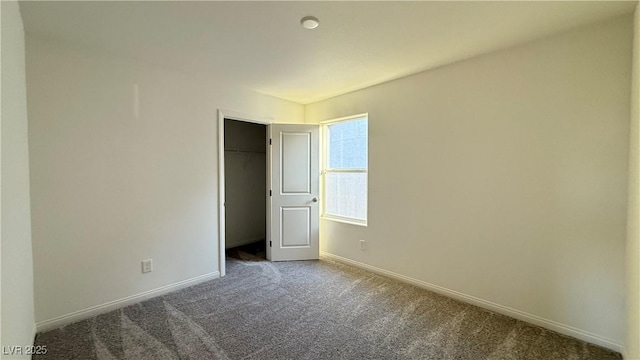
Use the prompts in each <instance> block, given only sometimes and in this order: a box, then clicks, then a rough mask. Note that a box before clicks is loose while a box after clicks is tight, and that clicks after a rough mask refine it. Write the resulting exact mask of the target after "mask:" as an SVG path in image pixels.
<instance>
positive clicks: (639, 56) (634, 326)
mask: <svg viewBox="0 0 640 360" xmlns="http://www.w3.org/2000/svg"><path fill="white" fill-rule="evenodd" d="M638 4H639V5H638V6H637V7H636V11H635V15H634V28H633V29H634V30H633V70H632V71H633V73H632V80H633V84H632V88H631V129H630V130H631V136H630V144H629V149H630V152H629V213H628V218H627V219H628V222H627V248H626V252H627V254H626V255H627V337H626V341H625V347H626V358H627V359H640V223H639V222H640V2H639V3H638Z"/></svg>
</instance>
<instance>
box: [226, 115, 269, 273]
mask: <svg viewBox="0 0 640 360" xmlns="http://www.w3.org/2000/svg"><path fill="white" fill-rule="evenodd" d="M267 139H268V137H267V125H266V124H261V123H254V122H248V121H241V120H235V119H231V118H226V117H225V118H224V177H225V179H224V183H225V188H224V209H225V217H224V222H225V223H224V231H225V249H224V252H225V254H224V256H227V257H231V258H239V259H242V260H264V259H266V239H267V214H266V212H267V196H266V195H267V169H268V163H267V157H268V154H267V148H268V142H267V141H268V140H267ZM221 260H223V259H221Z"/></svg>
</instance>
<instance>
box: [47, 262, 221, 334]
mask: <svg viewBox="0 0 640 360" xmlns="http://www.w3.org/2000/svg"><path fill="white" fill-rule="evenodd" d="M219 277H220V272H218V271H214V272H210V273H208V274H204V275H200V276H196V277H194V278H191V279H187V280H183V281H179V282H177V283H173V284H169V285H165V286H161V287H159V288H155V289H153V290H149V291H145V292H141V293H139V294H135V295H131V296H127V297H124V298H121V299H117V300H113V301H109V302H106V303H104V304H100V305H96V306H92V307H88V308H86V309H82V310H79V311H74V312H72V313H69V314H66V315H62V316H58V317H55V318H52V319H48V320H44V321H39V322H37V323H36V324H35V330H36V332H42V331H47V330H51V329H55V328H59V327H61V326H64V325H67V324H71V323H73V322H76V321H80V320H84V319H88V318H91V317H94V316H96V315H100V314H104V313H106V312H109V311H112V310H116V309H119V308H121V307H125V306H127V305H132V304H135V303H138V302H141V301H144V300H147V299H150V298H152V297H156V296H160V295H163V294H166V293H169V292H172V291H176V290H180V289H183V288H186V287H189V286H193V285H196V284H199V283H202V282H205V281H209V280H212V279H217V278H219Z"/></svg>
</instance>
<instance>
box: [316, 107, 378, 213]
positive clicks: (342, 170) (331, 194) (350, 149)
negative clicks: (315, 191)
mask: <svg viewBox="0 0 640 360" xmlns="http://www.w3.org/2000/svg"><path fill="white" fill-rule="evenodd" d="M367 128H368V119H367V115H366V114H363V115H357V116H352V117H349V118H344V119H338V120H332V121H328V122H326V123H324V126H323V134H324V144H323V145H324V146H323V150H324V152H323V171H322V174H323V175H324V179H323V180H324V201H323V203H324V210H323V217H324V218H327V219H332V220H338V221H344V222H349V223H356V224H361V225H366V224H367V142H368V135H367Z"/></svg>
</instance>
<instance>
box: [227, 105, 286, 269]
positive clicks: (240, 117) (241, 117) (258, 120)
mask: <svg viewBox="0 0 640 360" xmlns="http://www.w3.org/2000/svg"><path fill="white" fill-rule="evenodd" d="M225 119H229V120H236V121H243V122H248V123H254V124H260V125H265V126H267V138H268V137H269V128H268V127H269V125H270V124H272V123H273V122H274V120H273V118H270V117H266V116H257V115H248V114H243V113H239V112H236V111H230V110H223V109H218V246H219V247H218V271H219V272H220V277H222V276H225V275H226V270H227V264H226V259H225V244H226V242H225V219H226V215H225V214H226V212H225V207H224V203H225V196H224V194H225V172H224V120H225ZM267 138H265V143H266V146H267V147H268V146H269V144H268V142H267ZM266 158H267V167H266V169H265V172H266V174H265V176H266V177H267V189H268V188H269V187H270V186H271V184H270V181H271V179H270V176H269V171H268V169H269V166H270V164H269V157H268V156H267V157H266ZM267 189H265V196H268V195H267ZM267 217H268V216H267ZM265 220H266V221H269V219H265Z"/></svg>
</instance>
